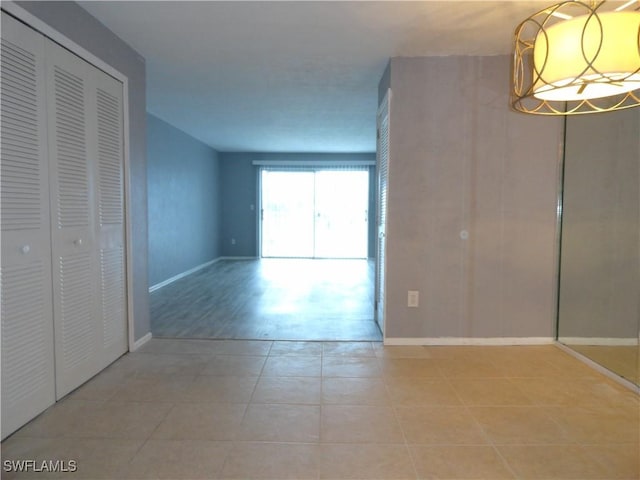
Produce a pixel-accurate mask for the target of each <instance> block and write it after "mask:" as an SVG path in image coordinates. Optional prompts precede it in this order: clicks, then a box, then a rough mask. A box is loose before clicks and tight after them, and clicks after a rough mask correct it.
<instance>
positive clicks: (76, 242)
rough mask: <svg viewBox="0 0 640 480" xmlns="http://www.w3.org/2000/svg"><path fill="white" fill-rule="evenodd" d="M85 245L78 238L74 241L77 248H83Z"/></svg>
mask: <svg viewBox="0 0 640 480" xmlns="http://www.w3.org/2000/svg"><path fill="white" fill-rule="evenodd" d="M83 243H84V242H83V241H82V239H81V238H76V239H75V240H74V241H73V244H74V245H75V246H76V247H81V246H82V244H83Z"/></svg>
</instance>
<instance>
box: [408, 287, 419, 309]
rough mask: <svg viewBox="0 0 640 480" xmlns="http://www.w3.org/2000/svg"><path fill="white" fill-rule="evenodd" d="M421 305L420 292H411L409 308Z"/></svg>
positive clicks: (409, 294) (409, 293)
mask: <svg viewBox="0 0 640 480" xmlns="http://www.w3.org/2000/svg"><path fill="white" fill-rule="evenodd" d="M419 305H420V292H419V291H417V290H409V292H408V293H407V307H411V308H417V307H418V306H419Z"/></svg>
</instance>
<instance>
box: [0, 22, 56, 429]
mask: <svg viewBox="0 0 640 480" xmlns="http://www.w3.org/2000/svg"><path fill="white" fill-rule="evenodd" d="M1 48H2V54H1V63H2V67H1V68H2V69H1V85H0V103H1V109H2V116H1V121H0V136H1V138H2V145H1V151H2V157H1V159H0V179H1V180H0V183H1V203H0V205H1V208H0V210H1V217H0V218H1V221H0V223H1V229H2V262H1V265H0V292H1V293H0V297H1V312H0V316H1V318H2V355H1V358H2V438H5V437H6V436H7V435H9V434H10V433H12V432H13V431H15V430H16V429H18V428H19V427H20V426H22V425H23V424H25V423H26V422H27V421H29V420H31V419H32V418H33V417H35V416H36V415H37V414H39V413H40V412H42V411H43V410H44V409H45V408H47V407H48V406H50V405H52V404H53V403H54V402H55V382H54V367H53V358H54V354H53V315H52V298H51V244H50V228H49V178H48V169H47V159H46V126H45V122H46V115H45V74H44V48H45V39H44V37H42V36H41V35H39V34H38V33H36V32H35V31H33V30H31V29H30V28H28V27H26V26H25V25H23V24H22V23H20V22H18V21H16V20H15V19H13V18H12V17H10V16H8V15H6V14H5V13H2V47H1Z"/></svg>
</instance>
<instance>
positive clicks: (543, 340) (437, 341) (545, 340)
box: [384, 337, 555, 346]
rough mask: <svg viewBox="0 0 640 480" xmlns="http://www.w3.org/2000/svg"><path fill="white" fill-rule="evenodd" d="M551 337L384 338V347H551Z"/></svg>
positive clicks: (552, 339)
mask: <svg viewBox="0 0 640 480" xmlns="http://www.w3.org/2000/svg"><path fill="white" fill-rule="evenodd" d="M554 343H555V338H553V337H490V338H475V337H423V338H389V337H387V338H385V339H384V344H385V345H411V346H425V345H434V346H437V345H451V346H456V345H487V346H490V345H494V346H498V345H553V344H554Z"/></svg>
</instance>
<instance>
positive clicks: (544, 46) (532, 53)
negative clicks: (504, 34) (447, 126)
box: [512, 1, 640, 115]
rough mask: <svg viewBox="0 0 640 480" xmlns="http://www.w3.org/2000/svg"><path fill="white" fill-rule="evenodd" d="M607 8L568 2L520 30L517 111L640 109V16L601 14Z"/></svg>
mask: <svg viewBox="0 0 640 480" xmlns="http://www.w3.org/2000/svg"><path fill="white" fill-rule="evenodd" d="M603 4H604V2H600V3H599V4H597V5H596V6H589V5H587V4H585V3H583V2H578V1H569V2H563V3H560V4H558V5H554V6H553V7H549V8H547V9H545V10H543V11H541V12H538V13H537V14H535V15H533V16H532V17H530V18H528V19H527V20H525V21H524V22H523V23H521V24H520V25H519V26H518V28H517V29H516V42H515V54H514V71H513V82H512V106H513V107H514V108H515V109H516V110H519V111H522V112H525V113H538V114H548V115H567V114H576V113H594V112H603V111H611V110H618V109H622V108H630V107H634V106H638V105H640V12H638V11H602V6H603ZM576 14H577V15H576ZM558 17H562V18H561V19H559V18H558Z"/></svg>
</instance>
